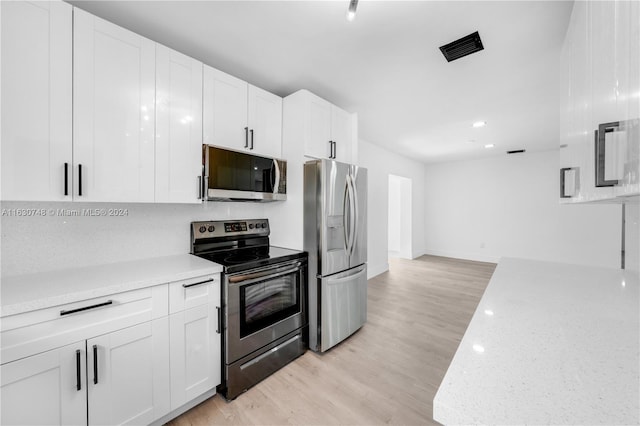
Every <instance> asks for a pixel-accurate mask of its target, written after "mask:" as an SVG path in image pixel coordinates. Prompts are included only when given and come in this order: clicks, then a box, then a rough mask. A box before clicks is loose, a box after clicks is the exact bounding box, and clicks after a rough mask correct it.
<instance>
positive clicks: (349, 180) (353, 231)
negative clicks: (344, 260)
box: [347, 174, 356, 256]
mask: <svg viewBox="0 0 640 426" xmlns="http://www.w3.org/2000/svg"><path fill="white" fill-rule="evenodd" d="M347 192H348V193H349V222H348V223H349V248H348V250H347V254H348V255H349V256H351V254H352V253H353V247H354V246H353V244H354V242H355V234H356V229H355V226H356V225H355V224H356V218H355V216H356V209H355V192H354V186H353V178H352V176H351V174H348V175H347Z"/></svg>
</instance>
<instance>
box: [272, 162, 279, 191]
mask: <svg viewBox="0 0 640 426" xmlns="http://www.w3.org/2000/svg"><path fill="white" fill-rule="evenodd" d="M273 166H274V167H275V169H276V176H275V179H274V180H275V182H274V183H273V184H272V185H271V187H272V188H273V193H274V194H277V193H278V191H279V190H280V165H279V164H278V160H275V159H274V160H273Z"/></svg>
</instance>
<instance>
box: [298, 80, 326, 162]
mask: <svg viewBox="0 0 640 426" xmlns="http://www.w3.org/2000/svg"><path fill="white" fill-rule="evenodd" d="M307 96H308V97H309V103H308V108H309V109H308V116H307V119H308V123H307V125H308V128H307V135H308V136H307V138H306V146H305V155H308V156H310V157H315V158H329V157H330V156H331V150H332V148H331V144H330V141H331V104H330V103H329V102H327V101H325V100H324V99H321V98H319V97H317V96H315V95H313V94H311V93H308V94H307Z"/></svg>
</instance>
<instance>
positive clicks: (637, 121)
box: [615, 1, 640, 196]
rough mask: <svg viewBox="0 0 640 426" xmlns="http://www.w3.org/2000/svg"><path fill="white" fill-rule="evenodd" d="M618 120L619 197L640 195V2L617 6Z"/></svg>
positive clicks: (617, 192) (617, 189)
mask: <svg viewBox="0 0 640 426" xmlns="http://www.w3.org/2000/svg"><path fill="white" fill-rule="evenodd" d="M615 19H616V40H617V43H616V75H617V83H618V87H617V89H618V90H617V94H618V98H617V105H616V106H617V120H619V121H620V131H621V132H623V135H624V138H623V139H622V140H623V143H622V146H620V149H619V157H620V158H619V159H618V162H617V163H618V167H619V174H620V181H619V186H618V187H616V195H618V196H631V195H640V96H639V95H638V94H640V2H637V1H619V2H616V17H615Z"/></svg>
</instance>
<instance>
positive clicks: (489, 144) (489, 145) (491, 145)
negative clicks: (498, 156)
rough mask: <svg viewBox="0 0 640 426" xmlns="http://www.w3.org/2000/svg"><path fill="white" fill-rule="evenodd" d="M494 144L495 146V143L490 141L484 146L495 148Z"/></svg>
mask: <svg viewBox="0 0 640 426" xmlns="http://www.w3.org/2000/svg"><path fill="white" fill-rule="evenodd" d="M494 146H495V145H494V144H492V143H488V144H486V145H485V146H484V147H485V148H493V147H494Z"/></svg>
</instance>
